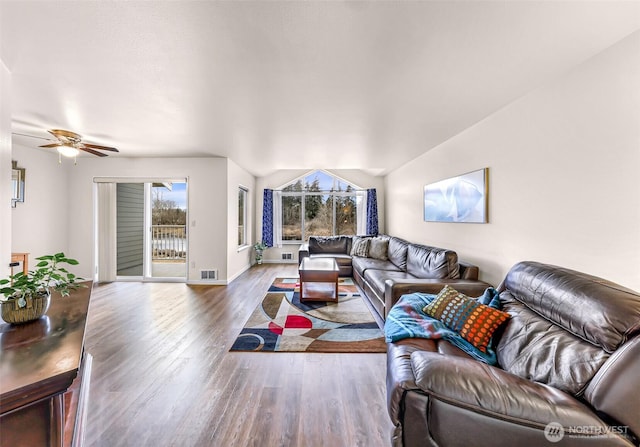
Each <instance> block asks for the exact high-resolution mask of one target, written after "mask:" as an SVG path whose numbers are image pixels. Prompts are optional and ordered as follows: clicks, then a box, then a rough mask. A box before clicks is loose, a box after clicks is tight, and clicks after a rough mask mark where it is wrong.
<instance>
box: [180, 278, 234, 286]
mask: <svg viewBox="0 0 640 447" xmlns="http://www.w3.org/2000/svg"><path fill="white" fill-rule="evenodd" d="M187 285H188V286H226V285H229V283H228V281H227V280H220V279H217V280H214V281H211V280H206V281H203V280H201V279H190V280H188V281H187Z"/></svg>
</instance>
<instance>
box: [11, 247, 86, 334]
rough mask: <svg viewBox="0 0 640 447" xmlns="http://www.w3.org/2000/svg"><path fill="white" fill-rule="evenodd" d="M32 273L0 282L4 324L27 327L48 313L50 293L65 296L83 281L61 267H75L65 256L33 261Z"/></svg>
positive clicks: (75, 263) (59, 255)
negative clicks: (22, 324)
mask: <svg viewBox="0 0 640 447" xmlns="http://www.w3.org/2000/svg"><path fill="white" fill-rule="evenodd" d="M36 260H37V261H39V262H38V264H36V266H35V269H33V270H30V271H29V272H27V273H26V274H25V273H23V272H18V273H16V274H15V275H10V276H9V278H8V279H0V295H2V298H0V306H1V307H2V309H1V314H2V319H3V320H4V321H6V322H7V323H14V324H19V323H26V322H28V321H33V320H37V319H38V318H40V317H41V316H43V315H44V314H45V313H46V312H47V310H48V309H49V304H50V303H51V291H52V290H56V291H58V292H60V294H61V295H62V296H68V295H69V292H70V290H72V289H75V288H77V287H80V286H81V284H79V281H83V278H80V277H78V276H76V275H74V274H73V273H71V272H69V271H68V270H66V269H65V268H64V267H62V266H61V264H68V265H78V261H76V260H75V259H71V258H67V257H66V256H65V255H64V253H56V254H54V255H46V256H40V257H39V258H36Z"/></svg>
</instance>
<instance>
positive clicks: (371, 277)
mask: <svg viewBox="0 0 640 447" xmlns="http://www.w3.org/2000/svg"><path fill="white" fill-rule="evenodd" d="M387 279H395V280H413V279H416V278H415V276H413V275H411V274H409V273H407V272H401V271H397V270H394V271H392V270H377V269H367V270H365V272H364V280H365V281H366V282H367V283H368V284H369V286H371V288H372V289H374V290H375V291H376V292H377V293H378V294H379V295H381V296H384V287H385V286H384V282H385V281H386V280H387Z"/></svg>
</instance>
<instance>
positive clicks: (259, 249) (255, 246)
mask: <svg viewBox="0 0 640 447" xmlns="http://www.w3.org/2000/svg"><path fill="white" fill-rule="evenodd" d="M267 248H269V247H267V246H266V245H265V243H264V242H262V241H259V242H256V243H255V244H253V249H254V250H255V251H256V263H258V264H262V254H263V253H264V251H265V250H266V249H267Z"/></svg>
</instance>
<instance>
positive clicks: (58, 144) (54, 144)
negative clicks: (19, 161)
mask: <svg viewBox="0 0 640 447" xmlns="http://www.w3.org/2000/svg"><path fill="white" fill-rule="evenodd" d="M58 146H60V143H52V144H44V145H42V146H39V147H58Z"/></svg>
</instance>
